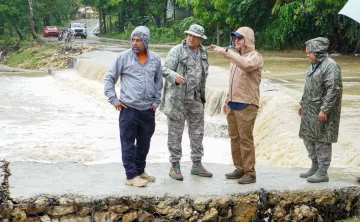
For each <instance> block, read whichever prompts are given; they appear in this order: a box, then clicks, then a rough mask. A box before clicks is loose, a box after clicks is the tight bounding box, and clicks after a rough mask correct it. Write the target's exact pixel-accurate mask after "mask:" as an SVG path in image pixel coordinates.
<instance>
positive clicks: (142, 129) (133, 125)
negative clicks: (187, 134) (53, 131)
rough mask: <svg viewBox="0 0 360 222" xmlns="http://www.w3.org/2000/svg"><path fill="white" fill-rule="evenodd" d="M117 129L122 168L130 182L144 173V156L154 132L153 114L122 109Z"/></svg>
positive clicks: (147, 111) (149, 111)
mask: <svg viewBox="0 0 360 222" xmlns="http://www.w3.org/2000/svg"><path fill="white" fill-rule="evenodd" d="M119 128H120V141H121V152H122V161H123V166H124V168H125V172H126V178H127V179H128V180H131V179H133V178H134V177H136V176H138V175H140V174H142V173H144V172H145V166H146V156H147V154H148V153H149V149H150V141H151V137H152V135H153V134H154V131H155V112H154V111H152V110H151V109H147V110H137V109H134V108H131V107H129V106H128V108H126V109H124V108H123V109H122V110H121V111H120V117H119ZM135 141H136V143H135Z"/></svg>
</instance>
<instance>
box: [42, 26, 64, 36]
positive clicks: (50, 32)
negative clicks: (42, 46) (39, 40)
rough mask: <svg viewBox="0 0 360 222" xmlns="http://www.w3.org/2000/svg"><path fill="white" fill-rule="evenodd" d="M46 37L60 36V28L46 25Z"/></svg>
mask: <svg viewBox="0 0 360 222" xmlns="http://www.w3.org/2000/svg"><path fill="white" fill-rule="evenodd" d="M43 33H44V37H47V36H59V33H60V31H59V29H58V28H56V26H45V28H44V31H43Z"/></svg>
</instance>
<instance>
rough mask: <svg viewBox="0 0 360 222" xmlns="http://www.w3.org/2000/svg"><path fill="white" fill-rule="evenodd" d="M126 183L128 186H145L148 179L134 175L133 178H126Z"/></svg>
mask: <svg viewBox="0 0 360 222" xmlns="http://www.w3.org/2000/svg"><path fill="white" fill-rule="evenodd" d="M125 184H126V185H128V186H135V187H145V186H146V184H148V181H147V180H144V179H141V178H140V177H139V176H137V177H134V178H133V179H131V180H126V181H125Z"/></svg>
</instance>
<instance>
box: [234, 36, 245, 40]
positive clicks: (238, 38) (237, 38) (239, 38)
mask: <svg viewBox="0 0 360 222" xmlns="http://www.w3.org/2000/svg"><path fill="white" fill-rule="evenodd" d="M243 38H244V37H235V39H236V40H241V39H243Z"/></svg>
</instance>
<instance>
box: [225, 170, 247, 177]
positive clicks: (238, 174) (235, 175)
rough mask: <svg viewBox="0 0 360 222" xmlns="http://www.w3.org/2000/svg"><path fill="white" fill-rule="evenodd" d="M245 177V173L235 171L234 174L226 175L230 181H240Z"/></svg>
mask: <svg viewBox="0 0 360 222" xmlns="http://www.w3.org/2000/svg"><path fill="white" fill-rule="evenodd" d="M244 175H245V173H244V171H238V170H234V171H233V172H232V173H227V174H225V176H226V178H228V179H240V178H241V177H243V176H244Z"/></svg>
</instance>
